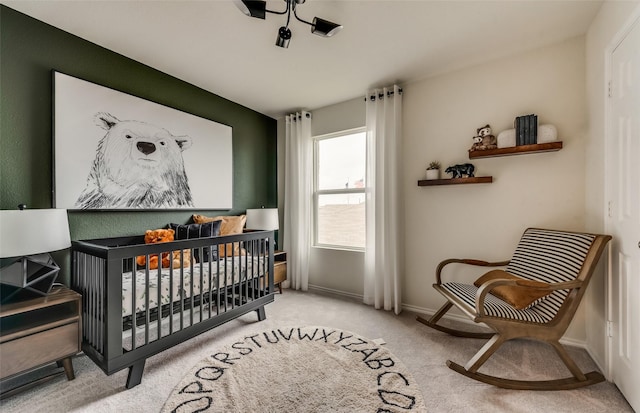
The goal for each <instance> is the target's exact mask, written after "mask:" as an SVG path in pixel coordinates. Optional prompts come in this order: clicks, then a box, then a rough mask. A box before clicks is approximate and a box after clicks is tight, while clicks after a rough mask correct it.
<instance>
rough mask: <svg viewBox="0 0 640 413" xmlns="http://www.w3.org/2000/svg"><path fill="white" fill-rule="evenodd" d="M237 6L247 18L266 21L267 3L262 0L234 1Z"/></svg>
mask: <svg viewBox="0 0 640 413" xmlns="http://www.w3.org/2000/svg"><path fill="white" fill-rule="evenodd" d="M234 3H235V4H236V6H237V7H238V8H239V9H240V10H241V11H242V12H243V13H244V14H246V15H247V16H250V17H255V18H257V19H264V18H265V15H266V9H267V2H266V1H262V0H234Z"/></svg>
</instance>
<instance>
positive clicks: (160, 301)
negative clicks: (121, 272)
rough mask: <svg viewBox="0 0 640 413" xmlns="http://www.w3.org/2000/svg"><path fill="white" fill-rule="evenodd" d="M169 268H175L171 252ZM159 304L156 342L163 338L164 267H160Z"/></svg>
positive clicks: (157, 308)
mask: <svg viewBox="0 0 640 413" xmlns="http://www.w3.org/2000/svg"><path fill="white" fill-rule="evenodd" d="M169 254H170V255H169V268H171V267H173V262H172V260H171V257H172V256H173V255H171V252H169ZM157 297H158V304H156V312H157V314H158V320H157V321H158V332H157V333H156V340H160V337H162V265H158V291H157Z"/></svg>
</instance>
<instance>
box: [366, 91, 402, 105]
mask: <svg viewBox="0 0 640 413" xmlns="http://www.w3.org/2000/svg"><path fill="white" fill-rule="evenodd" d="M398 92H399V93H400V94H402V88H399V89H398ZM393 94H394V91H393V90H388V91H387V97H391V96H393ZM369 99H370V100H371V101H372V102H373V101H374V100H376V95H371V96H369ZM378 99H384V93H378ZM364 101H365V102H366V101H367V97H366V96H365V98H364Z"/></svg>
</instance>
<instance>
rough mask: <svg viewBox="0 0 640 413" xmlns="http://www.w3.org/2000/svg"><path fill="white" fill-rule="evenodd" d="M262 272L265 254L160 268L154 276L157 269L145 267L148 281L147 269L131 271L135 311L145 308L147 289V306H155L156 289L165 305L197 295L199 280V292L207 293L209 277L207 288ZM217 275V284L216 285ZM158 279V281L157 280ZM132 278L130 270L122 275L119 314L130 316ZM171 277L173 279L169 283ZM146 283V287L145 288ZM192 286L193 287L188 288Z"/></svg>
mask: <svg viewBox="0 0 640 413" xmlns="http://www.w3.org/2000/svg"><path fill="white" fill-rule="evenodd" d="M264 273H266V258H265V257H250V256H242V257H240V258H239V257H233V258H232V257H228V258H223V259H221V260H219V261H214V262H211V269H209V263H208V262H207V263H203V265H202V269H201V268H200V264H196V263H194V264H193V268H191V267H185V268H173V269H171V268H163V269H162V270H161V272H160V277H158V270H157V269H155V270H149V276H148V284H147V272H146V270H144V269H141V270H137V271H135V296H136V297H135V305H136V312H140V311H145V310H146V309H147V291H148V294H149V309H154V308H157V307H158V288H159V289H160V304H161V305H165V304H169V303H173V302H179V301H180V300H182V299H184V298H189V297H191V296H192V292H193V296H194V297H195V296H197V295H200V280H201V279H202V292H203V293H206V294H208V293H209V290H210V289H209V280H211V286H212V288H211V291H215V290H216V289H217V286H218V285H219V286H220V288H223V287H225V286H229V285H232V284H234V283H236V284H237V283H239V282H242V281H245V280H247V278H249V279H251V278H255V277H257V276H259V275H262V274H264ZM218 274H220V283H219V284H218ZM158 278H160V281H159V282H158ZM133 279H134V272H133V271H129V272H125V273H123V274H122V316H123V317H126V316H129V315H132V308H133V305H132V303H133V293H134V291H133ZM171 280H173V282H171ZM147 285H148V288H147ZM192 287H193V289H192Z"/></svg>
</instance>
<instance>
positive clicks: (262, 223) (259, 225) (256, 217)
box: [246, 208, 280, 246]
mask: <svg viewBox="0 0 640 413" xmlns="http://www.w3.org/2000/svg"><path fill="white" fill-rule="evenodd" d="M279 222H280V221H279V219H278V208H258V209H247V224H246V227H247V229H254V230H263V231H277V230H278V229H279V228H280V224H279ZM275 245H277V241H276V243H275ZM275 245H274V246H275Z"/></svg>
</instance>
